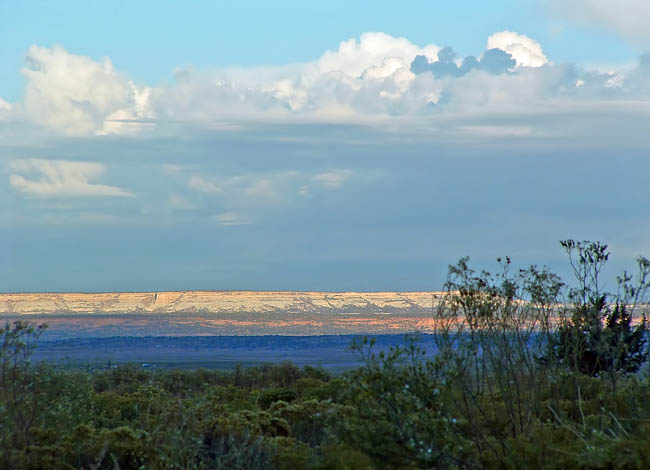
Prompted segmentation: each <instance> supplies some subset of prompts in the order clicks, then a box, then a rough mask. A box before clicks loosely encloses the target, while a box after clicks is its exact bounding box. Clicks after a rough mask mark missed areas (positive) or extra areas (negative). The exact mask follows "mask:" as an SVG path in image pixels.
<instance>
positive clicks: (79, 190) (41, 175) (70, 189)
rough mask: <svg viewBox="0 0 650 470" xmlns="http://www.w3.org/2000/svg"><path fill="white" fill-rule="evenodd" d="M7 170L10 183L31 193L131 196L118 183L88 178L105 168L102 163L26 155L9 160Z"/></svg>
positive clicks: (24, 191) (46, 194)
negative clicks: (110, 184)
mask: <svg viewBox="0 0 650 470" xmlns="http://www.w3.org/2000/svg"><path fill="white" fill-rule="evenodd" d="M9 170H10V172H11V174H10V176H9V183H10V184H11V186H13V187H14V188H16V189H17V190H18V191H20V192H22V193H25V194H31V195H34V196H42V197H58V196H119V197H124V196H132V194H131V193H129V192H128V191H126V190H124V189H122V188H118V187H117V186H108V185H105V184H97V183H92V182H90V180H93V179H95V178H97V177H98V176H100V175H101V174H102V173H103V172H104V165H102V164H101V163H92V162H72V161H66V160H39V159H25V160H14V161H12V162H10V164H9Z"/></svg>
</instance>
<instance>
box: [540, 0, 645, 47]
mask: <svg viewBox="0 0 650 470" xmlns="http://www.w3.org/2000/svg"><path fill="white" fill-rule="evenodd" d="M549 4H550V6H551V8H552V10H553V11H554V12H555V13H556V14H558V15H559V16H562V17H565V18H568V19H570V20H572V21H575V22H577V23H580V24H586V25H597V26H599V27H602V28H605V29H607V30H609V31H613V32H614V33H616V34H618V35H620V36H622V37H624V38H626V39H628V40H631V41H632V42H635V43H640V44H642V45H645V46H647V45H648V44H650V28H648V23H650V2H648V1H647V0H617V1H615V2H613V1H609V0H561V1H560V0H552V1H551V2H549Z"/></svg>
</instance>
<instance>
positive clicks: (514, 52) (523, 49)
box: [487, 31, 548, 67]
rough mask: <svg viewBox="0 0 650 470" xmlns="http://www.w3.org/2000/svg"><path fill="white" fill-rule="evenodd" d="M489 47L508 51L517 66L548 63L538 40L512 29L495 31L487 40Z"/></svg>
mask: <svg viewBox="0 0 650 470" xmlns="http://www.w3.org/2000/svg"><path fill="white" fill-rule="evenodd" d="M487 49H488V51H489V50H492V49H500V50H502V51H504V52H507V53H508V54H510V55H511V56H512V58H513V59H514V60H515V61H516V62H517V67H541V66H542V65H544V64H547V63H548V59H547V58H546V56H545V55H544V52H543V51H542V46H541V45H540V44H539V43H538V42H537V41H535V40H534V39H531V38H529V37H528V36H524V35H523V34H518V33H514V32H512V31H501V32H498V33H494V34H493V35H492V36H490V37H489V38H488V40H487Z"/></svg>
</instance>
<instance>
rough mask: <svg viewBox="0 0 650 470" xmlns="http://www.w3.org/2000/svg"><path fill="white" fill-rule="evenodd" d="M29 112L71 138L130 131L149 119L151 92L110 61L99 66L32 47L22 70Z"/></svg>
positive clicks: (64, 53) (62, 52)
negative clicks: (121, 71) (116, 68)
mask: <svg viewBox="0 0 650 470" xmlns="http://www.w3.org/2000/svg"><path fill="white" fill-rule="evenodd" d="M22 73H23V75H24V76H25V78H26V79H27V86H26V90H25V109H26V111H27V113H28V114H29V115H30V116H31V117H32V119H33V120H34V121H35V122H37V123H39V124H41V125H43V126H46V127H49V128H51V129H53V130H55V131H59V132H62V133H64V134H68V135H83V134H93V133H94V134H110V133H124V132H126V133H128V132H131V131H133V130H136V129H137V128H138V127H139V126H140V125H139V124H138V123H137V122H129V121H133V120H138V119H142V118H145V117H150V112H149V104H148V101H149V93H150V89H149V88H146V87H138V86H136V85H135V84H134V83H133V82H131V81H129V80H127V79H126V78H124V77H122V76H121V75H120V74H118V73H117V72H116V71H115V68H114V67H113V64H112V63H111V61H110V60H109V59H108V58H106V57H105V58H104V59H102V60H101V61H99V62H97V61H94V60H92V59H90V58H88V57H84V56H79V55H74V54H70V53H69V52H68V51H66V50H65V49H64V48H63V47H61V46H55V47H53V48H47V47H38V46H32V47H31V48H30V49H29V51H28V52H27V58H26V66H25V67H24V68H23V70H22Z"/></svg>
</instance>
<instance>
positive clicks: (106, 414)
mask: <svg viewBox="0 0 650 470" xmlns="http://www.w3.org/2000/svg"><path fill="white" fill-rule="evenodd" d="M562 245H563V246H564V248H565V249H566V251H567V252H568V254H569V258H570V261H571V265H572V266H573V268H574V271H575V274H576V281H577V282H576V285H575V286H574V287H573V288H569V287H568V286H565V285H564V284H563V283H562V282H561V280H560V279H559V278H558V277H557V276H556V275H554V274H553V273H550V272H549V271H547V270H544V269H538V268H536V267H535V266H532V267H530V268H528V269H524V270H519V271H517V272H515V273H512V272H511V268H510V260H509V259H506V260H505V261H500V263H501V266H502V270H501V271H500V272H499V273H497V274H490V273H487V272H481V273H476V272H474V271H473V270H472V269H471V268H470V266H469V264H468V259H466V258H464V259H461V260H460V261H459V262H458V264H456V265H455V266H452V267H450V271H449V278H448V282H447V284H446V290H447V296H446V299H445V302H444V303H443V304H442V305H440V306H439V307H437V308H436V309H435V311H433V312H432V315H434V317H435V320H436V325H437V328H438V331H437V332H436V336H435V337H436V342H437V348H438V353H437V354H436V355H435V356H434V357H427V356H426V355H425V354H424V351H423V350H422V349H421V348H419V347H418V343H417V338H416V337H413V338H406V339H405V343H404V345H403V346H402V347H397V348H392V349H391V350H390V351H388V352H386V353H373V347H372V346H373V341H372V340H369V339H363V340H359V341H356V342H355V343H353V344H352V345H351V348H352V349H353V350H355V351H357V352H358V353H359V355H360V356H361V357H362V358H363V360H364V365H363V366H362V367H360V368H358V369H356V370H353V371H350V372H346V373H345V374H343V375H340V376H332V375H330V374H328V373H327V372H325V371H324V370H322V369H317V368H313V367H309V366H306V367H304V368H302V369H300V368H297V367H295V366H293V365H292V364H290V363H283V364H276V365H265V366H260V367H253V368H248V369H240V368H238V369H236V370H235V371H233V372H220V371H208V370H196V371H178V370H172V371H155V372H151V371H145V370H141V369H139V368H136V367H134V366H122V367H118V368H114V369H108V370H105V371H98V372H94V373H88V372H83V371H79V370H69V369H60V368H56V367H53V366H51V365H47V364H43V363H39V364H31V363H30V356H31V353H32V352H33V350H34V347H35V346H36V343H37V341H38V338H39V336H40V334H41V333H42V331H43V329H44V326H33V325H30V324H28V323H25V322H15V323H14V324H11V325H9V324H8V325H6V326H5V327H4V328H2V329H0V469H95V470H99V469H122V470H126V469H221V468H223V469H275V468H277V469H301V468H307V469H374V468H378V469H409V468H450V469H491V468H499V469H521V468H558V469H566V468H589V469H600V468H602V469H614V468H621V469H637V468H639V469H641V468H650V379H649V378H648V373H647V368H648V365H647V357H648V353H647V347H646V346H647V344H646V322H645V313H643V314H642V315H639V314H638V312H637V314H635V309H637V306H638V305H642V304H643V301H644V294H645V293H646V291H647V290H648V287H649V286H650V279H649V277H650V261H648V260H647V259H646V258H642V257H641V258H639V259H638V268H639V272H638V274H637V275H636V276H631V275H629V274H627V273H623V275H622V276H621V277H620V278H619V289H618V292H617V293H616V294H609V293H606V292H603V291H602V290H601V286H600V282H599V276H600V273H601V270H602V267H603V266H604V264H605V263H606V261H607V258H608V256H609V253H608V252H607V247H606V246H604V245H600V244H598V243H590V242H574V241H571V240H567V241H565V242H562Z"/></svg>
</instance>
